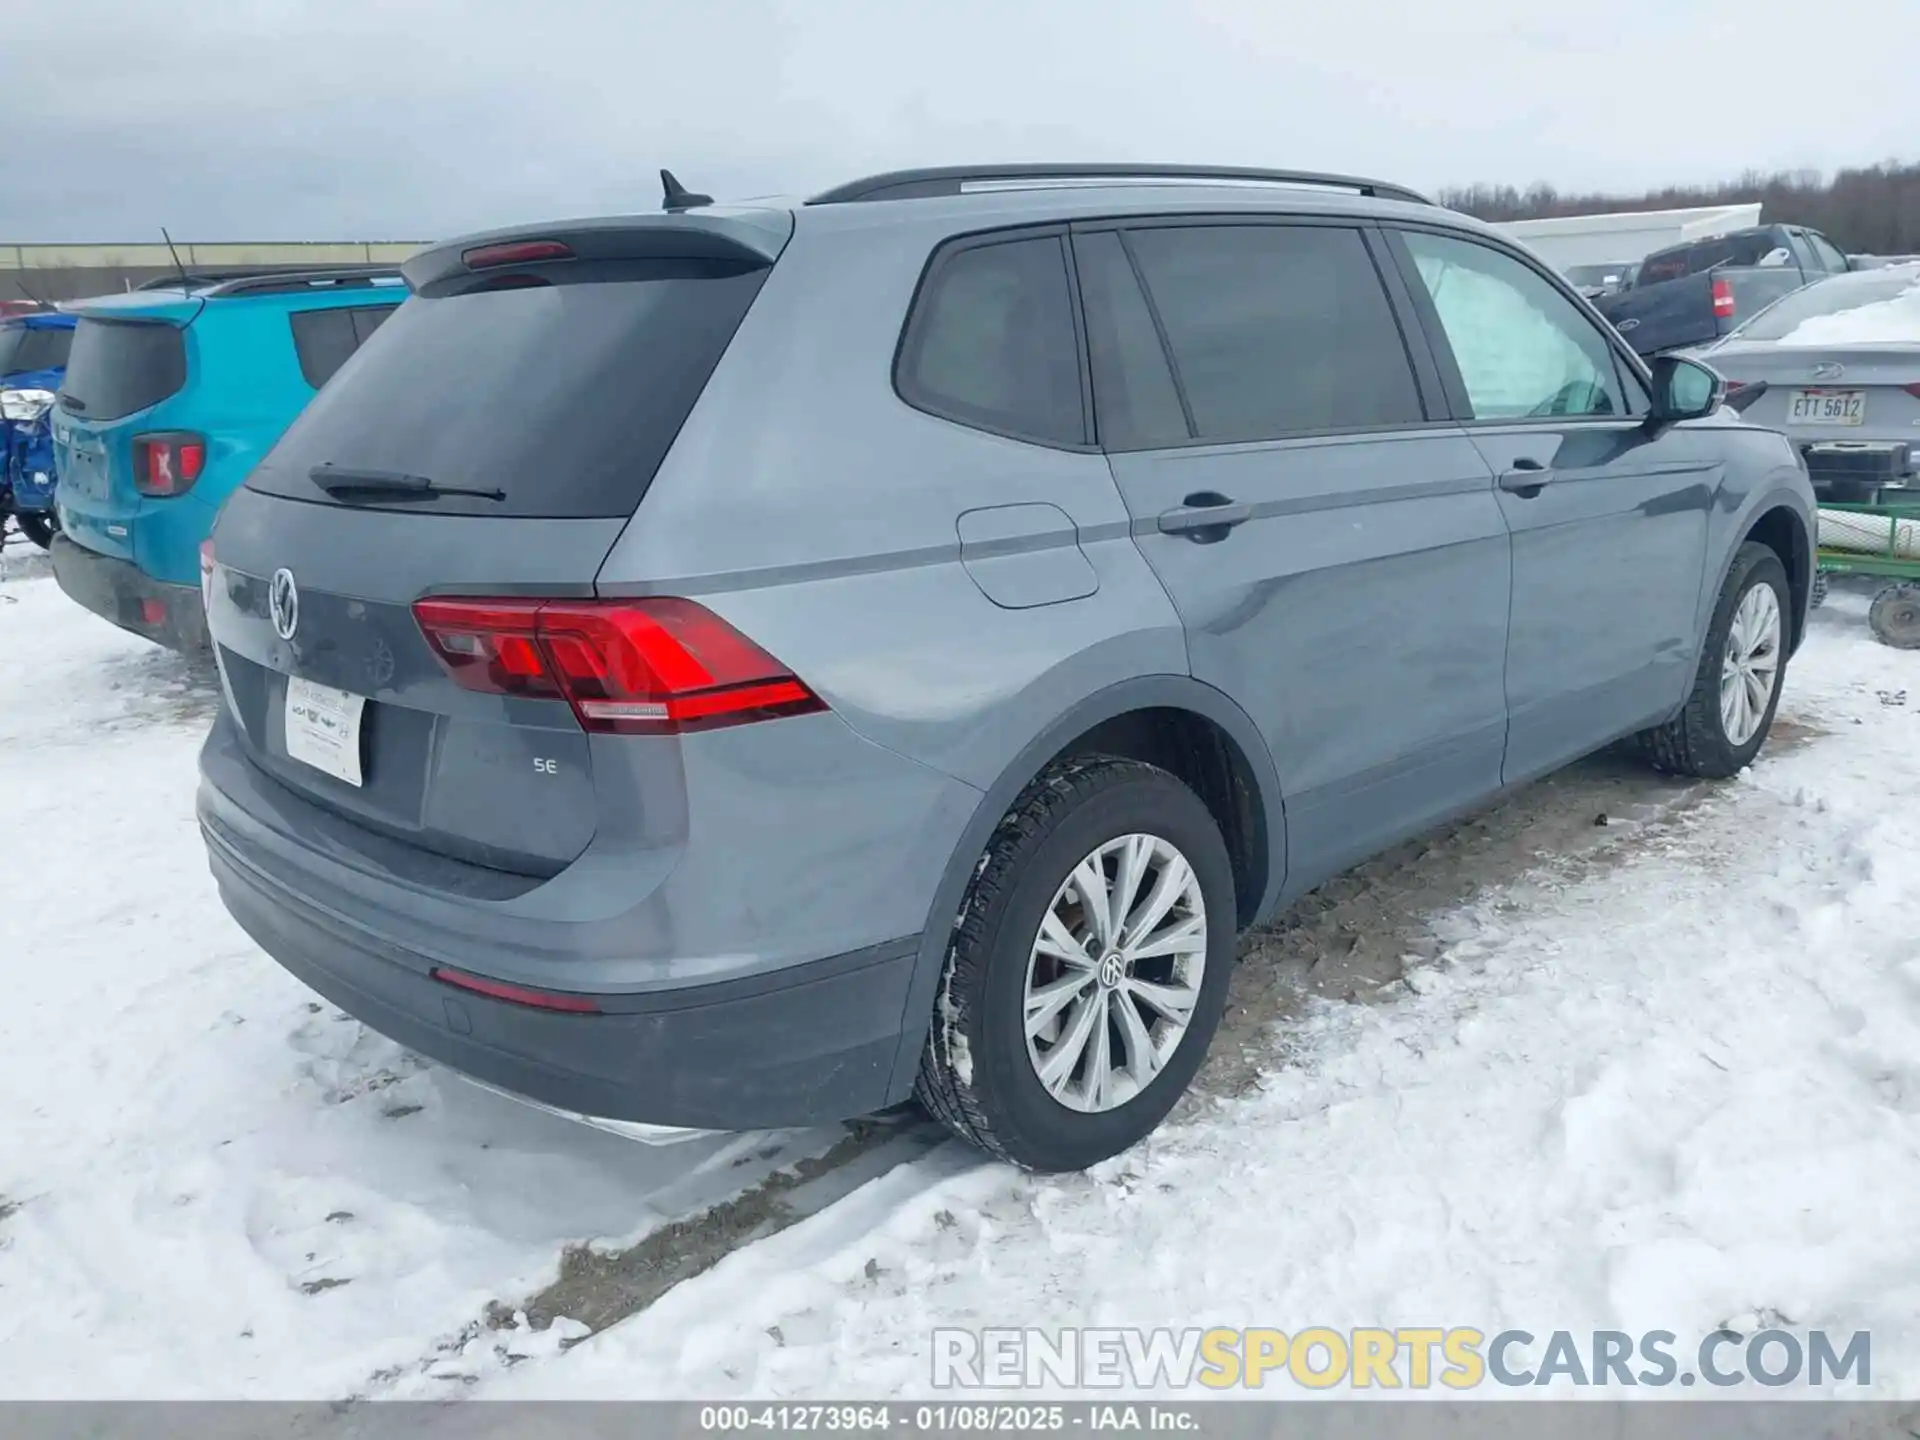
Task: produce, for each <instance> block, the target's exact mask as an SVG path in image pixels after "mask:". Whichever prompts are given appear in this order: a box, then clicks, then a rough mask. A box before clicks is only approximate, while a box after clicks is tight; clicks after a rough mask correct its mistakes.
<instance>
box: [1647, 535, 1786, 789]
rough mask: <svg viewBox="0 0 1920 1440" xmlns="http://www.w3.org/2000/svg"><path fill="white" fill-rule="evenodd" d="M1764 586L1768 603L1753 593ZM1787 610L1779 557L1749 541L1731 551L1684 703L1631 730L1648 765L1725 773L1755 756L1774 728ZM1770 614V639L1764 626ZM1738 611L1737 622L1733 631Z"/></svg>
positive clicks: (1706, 774) (1719, 776)
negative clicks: (1662, 720)
mask: <svg viewBox="0 0 1920 1440" xmlns="http://www.w3.org/2000/svg"><path fill="white" fill-rule="evenodd" d="M1763 590H1764V591H1769V592H1771V605H1769V604H1768V602H1767V598H1766V597H1763V596H1761V595H1759V594H1758V593H1757V592H1759V591H1763ZM1792 614H1793V608H1792V601H1791V599H1790V592H1789V591H1788V589H1787V572H1786V570H1785V568H1784V567H1783V566H1782V565H1781V564H1780V557H1779V556H1778V555H1776V554H1774V553H1773V551H1771V550H1769V549H1768V548H1767V547H1766V546H1764V545H1761V544H1757V543H1756V542H1754V541H1751V540H1749V541H1747V542H1746V543H1745V544H1743V545H1742V546H1741V547H1740V549H1739V550H1738V551H1737V552H1735V554H1734V557H1733V565H1732V567H1731V568H1730V569H1729V570H1728V571H1727V578H1726V582H1725V583H1724V584H1723V585H1722V586H1721V587H1720V598H1719V600H1718V602H1716V603H1715V605H1714V607H1713V618H1712V620H1711V621H1709V622H1708V625H1707V636H1706V640H1705V642H1704V643H1703V644H1702V645H1701V647H1700V667H1699V669H1698V670H1697V671H1695V673H1694V678H1693V689H1692V691H1691V692H1689V694H1688V696H1687V703H1686V704H1685V705H1683V706H1681V707H1680V713H1679V714H1678V715H1676V716H1674V717H1673V719H1671V720H1669V721H1668V722H1667V723H1666V724H1664V725H1657V726H1655V727H1654V728H1653V729H1651V730H1643V731H1641V732H1640V733H1639V734H1638V735H1636V736H1635V737H1634V739H1635V742H1636V744H1637V747H1638V749H1639V751H1640V753H1641V755H1642V756H1643V757H1644V758H1645V759H1646V760H1647V762H1648V763H1649V764H1651V765H1652V766H1653V768H1654V769H1656V770H1663V771H1665V772H1666V773H1668V774H1670V775H1696V776H1699V777H1700V778H1702V779H1706V780H1724V779H1726V778H1727V777H1728V776H1730V775H1737V774H1738V773H1739V772H1740V771H1742V770H1744V769H1746V767H1747V766H1748V765H1750V764H1752V763H1753V757H1754V756H1756V755H1758V754H1759V753H1760V747H1761V746H1762V745H1764V744H1765V743H1766V739H1767V732H1768V731H1769V730H1770V729H1772V728H1773V716H1774V711H1775V710H1776V709H1778V708H1779V704H1780V691H1781V688H1782V687H1783V686H1784V684H1785V682H1786V674H1787V637H1788V626H1789V625H1790V624H1791V623H1792V621H1791V619H1790V617H1791V616H1792ZM1769 616H1770V617H1771V618H1770V623H1771V628H1772V638H1771V642H1770V644H1769V642H1768V641H1767V638H1766V636H1765V634H1764V633H1763V632H1764V630H1765V628H1766V625H1767V623H1768V619H1769ZM1736 617H1738V619H1739V621H1740V624H1739V626H1738V633H1737V634H1736V623H1735V622H1736ZM1761 680H1764V682H1765V686H1764V691H1765V693H1764V694H1761V693H1760V691H1761V688H1762V687H1761V684H1760V682H1761Z"/></svg>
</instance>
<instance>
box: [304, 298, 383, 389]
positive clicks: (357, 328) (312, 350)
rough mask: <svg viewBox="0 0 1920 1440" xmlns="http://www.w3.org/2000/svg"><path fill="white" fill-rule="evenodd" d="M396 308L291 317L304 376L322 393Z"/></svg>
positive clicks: (314, 312) (373, 307) (317, 312)
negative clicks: (323, 387) (323, 388)
mask: <svg viewBox="0 0 1920 1440" xmlns="http://www.w3.org/2000/svg"><path fill="white" fill-rule="evenodd" d="M394 308H395V307H394V306H392V305H351V306H344V307H340V306H336V307H334V308H333V309H329V310H296V311H294V312H293V314H291V315H289V316H288V317H287V324H288V325H289V326H291V327H292V329H293V350H294V354H295V355H296V356H297V357H298V359H299V361H300V375H301V378H302V379H304V380H305V381H306V382H307V383H308V384H309V385H311V386H312V387H313V388H314V389H316V390H318V389H319V388H320V387H321V386H322V385H324V384H326V383H327V381H329V380H331V379H332V378H333V372H334V371H336V370H338V369H339V368H340V367H341V366H342V365H344V364H346V363H347V360H348V359H349V358H350V357H351V356H352V354H353V352H354V351H356V350H358V349H359V348H360V347H361V346H362V345H364V344H366V343H367V337H368V336H370V335H372V334H373V332H374V331H375V330H378V329H379V328H380V322H381V321H383V320H385V319H386V318H387V317H388V316H389V315H391V314H393V312H394Z"/></svg>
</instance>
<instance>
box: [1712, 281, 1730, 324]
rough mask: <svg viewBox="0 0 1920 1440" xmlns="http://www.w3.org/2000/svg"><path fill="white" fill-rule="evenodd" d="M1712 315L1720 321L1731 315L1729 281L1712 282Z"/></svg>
mask: <svg viewBox="0 0 1920 1440" xmlns="http://www.w3.org/2000/svg"><path fill="white" fill-rule="evenodd" d="M1713 313H1714V315H1715V316H1716V317H1717V318H1718V319H1721V320H1725V319H1727V318H1728V317H1729V316H1731V315H1732V314H1733V282H1732V281H1731V280H1716V281H1714V282H1713Z"/></svg>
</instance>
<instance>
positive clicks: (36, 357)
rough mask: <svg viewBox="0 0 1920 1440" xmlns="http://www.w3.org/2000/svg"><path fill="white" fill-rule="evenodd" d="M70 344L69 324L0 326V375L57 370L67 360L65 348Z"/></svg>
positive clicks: (68, 348)
mask: <svg viewBox="0 0 1920 1440" xmlns="http://www.w3.org/2000/svg"><path fill="white" fill-rule="evenodd" d="M72 347H73V328H72V327H71V326H67V325H62V326H59V327H57V328H53V329H47V330H40V329H32V330H30V329H28V328H27V327H26V326H25V325H8V326H5V327H0V375H15V374H19V373H22V372H24V371H28V370H57V369H58V368H59V367H60V366H62V365H64V364H66V363H67V352H68V351H69V350H70V349H71V348H72Z"/></svg>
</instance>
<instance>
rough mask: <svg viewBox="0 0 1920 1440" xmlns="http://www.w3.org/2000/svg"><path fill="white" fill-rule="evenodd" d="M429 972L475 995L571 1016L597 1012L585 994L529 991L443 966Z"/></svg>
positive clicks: (442, 981)
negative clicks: (558, 1011) (560, 1011)
mask: <svg viewBox="0 0 1920 1440" xmlns="http://www.w3.org/2000/svg"><path fill="white" fill-rule="evenodd" d="M429 973H430V974H431V975H432V976H433V978H434V979H436V980H438V981H439V982H440V983H441V984H443V985H456V986H458V987H459V988H460V989H462V990H471V991H472V992H473V993H474V994H476V995H485V996H486V997H487V998H488V999H489V1000H505V1001H508V1002H509V1003H511V1004H514V1005H527V1006H531V1007H532V1008H533V1009H535V1010H564V1011H566V1012H567V1013H568V1014H571V1015H598V1014H599V1013H600V1006H599V1005H598V1003H596V1002H595V1001H593V1000H591V999H589V998H588V997H587V996H585V995H567V994H564V993H562V992H560V991H557V990H529V989H528V988H527V987H526V986H524V985H509V984H507V983H506V982H505V981H504V980H488V979H486V978H484V977H482V976H479V975H468V974H466V973H464V972H463V971H459V970H449V969H447V968H446V967H445V966H444V965H436V966H434V968H433V969H432V970H431V971H430V972H429Z"/></svg>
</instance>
